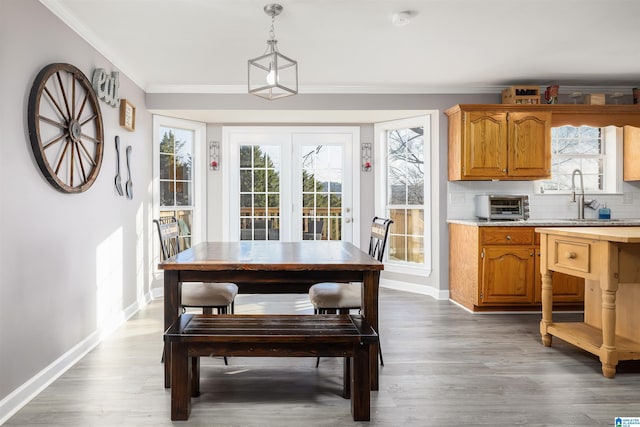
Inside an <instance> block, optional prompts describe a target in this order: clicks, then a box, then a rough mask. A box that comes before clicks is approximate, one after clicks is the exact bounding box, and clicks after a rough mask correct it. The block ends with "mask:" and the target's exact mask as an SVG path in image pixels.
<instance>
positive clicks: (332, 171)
mask: <svg viewBox="0 0 640 427" xmlns="http://www.w3.org/2000/svg"><path fill="white" fill-rule="evenodd" d="M342 160H343V158H342V148H341V147H339V146H330V145H305V146H303V147H302V239H303V240H340V239H341V238H342Z"/></svg>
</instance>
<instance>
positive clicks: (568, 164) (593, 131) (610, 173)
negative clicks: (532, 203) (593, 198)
mask: <svg viewBox="0 0 640 427" xmlns="http://www.w3.org/2000/svg"><path fill="white" fill-rule="evenodd" d="M619 139H620V138H618V129H617V128H615V127H602V128H600V127H591V126H579V127H576V126H560V127H555V128H552V129H551V153H552V154H551V156H552V157H551V179H549V180H543V181H539V186H538V189H539V191H540V192H542V193H563V192H569V191H571V187H572V175H573V171H574V170H576V169H579V170H580V171H581V172H582V175H583V180H584V190H585V192H589V193H612V192H615V191H616V189H617V182H618V181H619V180H618V176H617V170H618V169H619V168H618V167H616V165H617V153H618V152H619V150H618V142H617V141H618V140H619ZM577 185H578V182H576V186H577Z"/></svg>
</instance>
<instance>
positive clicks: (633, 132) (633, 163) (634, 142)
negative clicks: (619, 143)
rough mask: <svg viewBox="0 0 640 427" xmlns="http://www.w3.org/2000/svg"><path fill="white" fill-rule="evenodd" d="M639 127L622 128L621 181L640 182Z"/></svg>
mask: <svg viewBox="0 0 640 427" xmlns="http://www.w3.org/2000/svg"><path fill="white" fill-rule="evenodd" d="M639 158H640V127H634V126H625V127H624V144H623V159H624V161H623V168H624V169H623V171H624V172H623V179H624V180H625V181H640V162H638V159H639Z"/></svg>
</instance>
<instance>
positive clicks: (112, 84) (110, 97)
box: [91, 68, 120, 107]
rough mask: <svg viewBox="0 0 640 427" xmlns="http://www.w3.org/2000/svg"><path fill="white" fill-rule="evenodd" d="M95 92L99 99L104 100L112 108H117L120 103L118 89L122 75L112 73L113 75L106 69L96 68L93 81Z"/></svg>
mask: <svg viewBox="0 0 640 427" xmlns="http://www.w3.org/2000/svg"><path fill="white" fill-rule="evenodd" d="M91 83H92V87H93V90H95V91H96V95H97V96H98V99H102V100H103V101H104V102H106V103H107V104H109V105H111V106H112V107H117V106H118V103H119V102H120V95H118V89H119V88H120V73H119V72H117V71H112V72H111V75H109V74H108V73H107V71H106V70H105V69H104V68H96V69H95V70H94V71H93V77H92V79H91Z"/></svg>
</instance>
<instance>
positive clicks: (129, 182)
mask: <svg viewBox="0 0 640 427" xmlns="http://www.w3.org/2000/svg"><path fill="white" fill-rule="evenodd" d="M130 158H131V146H130V145H128V146H127V182H126V183H125V184H124V188H125V190H126V191H127V199H129V200H131V199H133V181H132V180H131V160H130Z"/></svg>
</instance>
